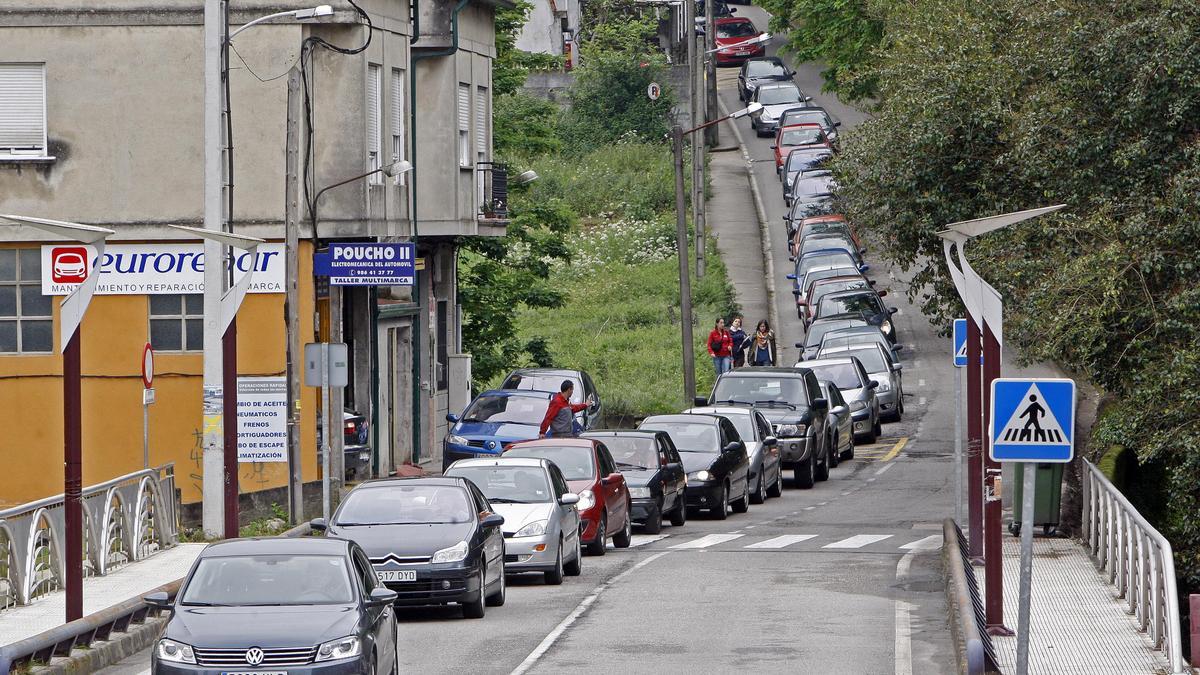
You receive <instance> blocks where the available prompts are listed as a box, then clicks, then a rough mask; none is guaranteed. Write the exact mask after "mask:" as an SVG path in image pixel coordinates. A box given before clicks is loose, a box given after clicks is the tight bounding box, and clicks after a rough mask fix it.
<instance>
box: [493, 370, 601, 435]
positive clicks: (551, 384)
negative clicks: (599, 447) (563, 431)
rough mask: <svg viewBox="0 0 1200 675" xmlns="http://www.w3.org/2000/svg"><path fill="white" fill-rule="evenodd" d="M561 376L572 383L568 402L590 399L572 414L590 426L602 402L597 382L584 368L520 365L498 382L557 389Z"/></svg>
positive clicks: (503, 385)
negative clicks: (586, 404) (521, 366)
mask: <svg viewBox="0 0 1200 675" xmlns="http://www.w3.org/2000/svg"><path fill="white" fill-rule="evenodd" d="M564 380H570V381H571V383H572V384H574V385H575V390H574V391H572V392H571V403H583V402H585V401H588V400H591V401H593V403H592V405H591V406H589V407H588V408H587V409H586V410H584V411H583V412H580V413H576V414H575V417H576V419H578V420H579V425H580V426H581V427H583V428H584V429H591V428H592V427H594V426H596V424H597V423H598V422H599V420H600V415H601V412H602V411H603V409H604V403H603V401H602V400H601V398H600V390H599V389H597V388H596V383H595V382H592V378H591V376H590V375H588V374H587V373H586V372H585V371H582V370H571V369H568V368H519V369H517V370H514V371H512V372H511V373H509V374H508V377H506V378H504V381H503V382H501V383H500V388H501V389H520V390H523V391H551V392H558V391H559V390H560V389H561V387H562V383H563V381H564Z"/></svg>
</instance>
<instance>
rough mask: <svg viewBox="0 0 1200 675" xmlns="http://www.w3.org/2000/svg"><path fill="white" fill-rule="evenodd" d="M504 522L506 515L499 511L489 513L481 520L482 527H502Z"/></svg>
mask: <svg viewBox="0 0 1200 675" xmlns="http://www.w3.org/2000/svg"><path fill="white" fill-rule="evenodd" d="M503 524H504V516H502V515H500V514H499V513H489V514H487V515H486V516H484V517H483V519H482V520H480V521H479V526H480V527H500V526H501V525H503Z"/></svg>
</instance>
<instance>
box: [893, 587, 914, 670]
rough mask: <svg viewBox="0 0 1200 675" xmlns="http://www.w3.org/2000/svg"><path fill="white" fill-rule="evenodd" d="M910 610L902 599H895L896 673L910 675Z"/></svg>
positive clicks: (909, 605)
mask: <svg viewBox="0 0 1200 675" xmlns="http://www.w3.org/2000/svg"><path fill="white" fill-rule="evenodd" d="M912 610H913V606H912V605H911V604H909V603H907V602H905V601H903V600H897V601H896V675H912V671H913V670H912Z"/></svg>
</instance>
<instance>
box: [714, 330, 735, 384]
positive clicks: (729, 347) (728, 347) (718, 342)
mask: <svg viewBox="0 0 1200 675" xmlns="http://www.w3.org/2000/svg"><path fill="white" fill-rule="evenodd" d="M708 355H709V356H711V357H712V360H713V368H714V369H716V371H717V377H720V376H721V373H724V372H726V371H728V370H729V367H730V365H731V364H732V363H733V337H731V336H730V335H729V331H728V330H726V329H725V319H717V325H716V326H714V327H713V329H712V332H711V333H709V334H708Z"/></svg>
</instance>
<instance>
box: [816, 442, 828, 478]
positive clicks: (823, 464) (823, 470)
mask: <svg viewBox="0 0 1200 675" xmlns="http://www.w3.org/2000/svg"><path fill="white" fill-rule="evenodd" d="M813 476H814V478H816V479H817V480H819V481H824V480H829V447H828V446H826V448H825V456H824V457H822V458H821V461H819V462H817V463H816V465H815V466H814V467H813Z"/></svg>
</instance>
